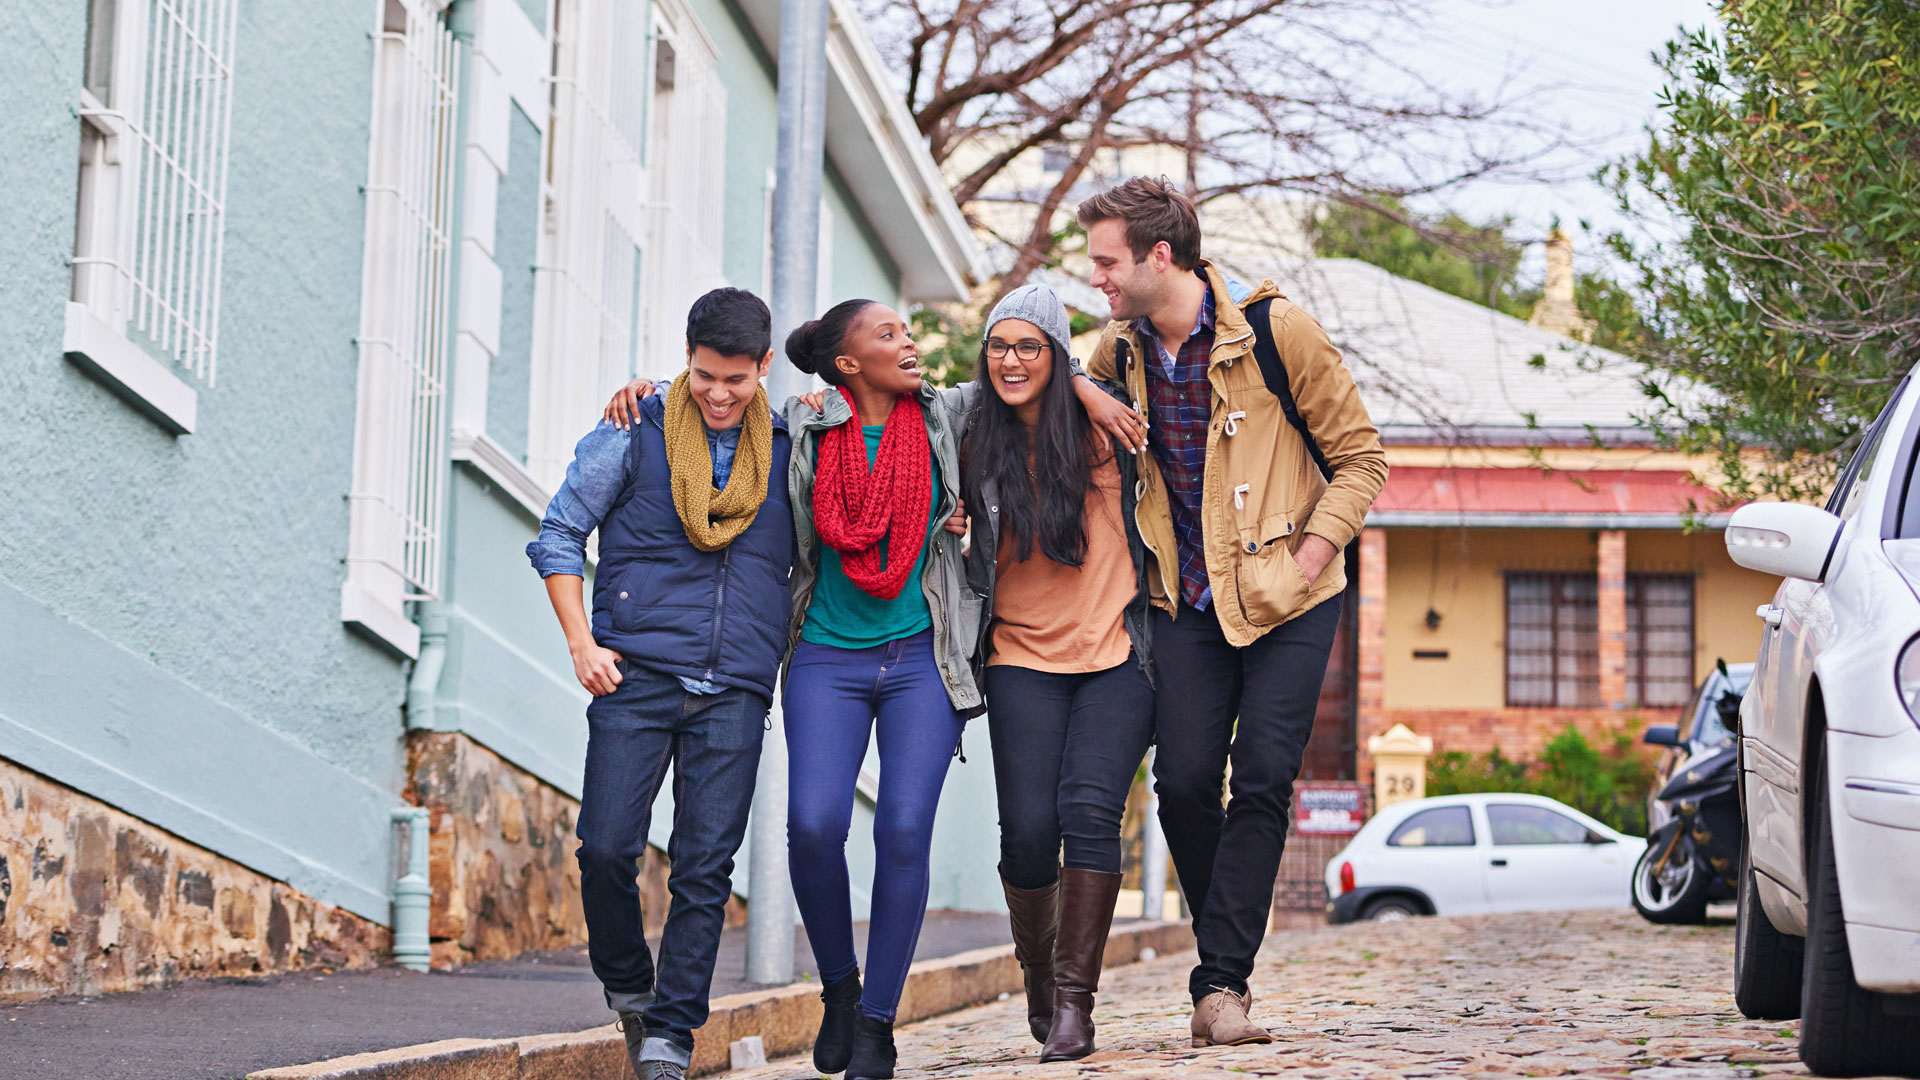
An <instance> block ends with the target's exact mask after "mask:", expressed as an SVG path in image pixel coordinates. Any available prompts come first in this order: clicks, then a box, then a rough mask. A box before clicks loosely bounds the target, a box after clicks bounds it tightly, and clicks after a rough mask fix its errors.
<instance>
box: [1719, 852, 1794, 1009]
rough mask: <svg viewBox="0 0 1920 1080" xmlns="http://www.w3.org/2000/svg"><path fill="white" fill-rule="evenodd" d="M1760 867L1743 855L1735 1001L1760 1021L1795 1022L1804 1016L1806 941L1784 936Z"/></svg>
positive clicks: (1735, 949)
mask: <svg viewBox="0 0 1920 1080" xmlns="http://www.w3.org/2000/svg"><path fill="white" fill-rule="evenodd" d="M1754 873H1755V871H1754V869H1753V863H1752V860H1751V859H1750V858H1749V857H1748V856H1747V853H1746V851H1745V849H1744V848H1743V849H1742V850H1741V852H1740V885H1739V890H1738V893H1737V895H1736V896H1735V900H1736V902H1737V903H1738V904H1739V905H1740V911H1739V914H1738V915H1737V916H1735V920H1734V927H1733V1003H1734V1005H1736V1006H1737V1007H1738V1008H1739V1009H1740V1012H1741V1015H1743V1016H1746V1017H1749V1018H1751V1019H1754V1020H1792V1019H1794V1018H1795V1017H1797V1016H1799V1015H1800V974H1801V968H1802V966H1803V964H1804V963H1805V960H1804V953H1805V945H1806V939H1805V938H1797V937H1794V936H1793V935H1791V934H1783V933H1781V932H1780V931H1778V930H1776V929H1774V928H1773V920H1771V919H1769V918H1767V911H1766V909H1765V908H1763V907H1761V906H1760V896H1759V894H1758V893H1756V892H1755V891H1754V885H1755V882H1754Z"/></svg>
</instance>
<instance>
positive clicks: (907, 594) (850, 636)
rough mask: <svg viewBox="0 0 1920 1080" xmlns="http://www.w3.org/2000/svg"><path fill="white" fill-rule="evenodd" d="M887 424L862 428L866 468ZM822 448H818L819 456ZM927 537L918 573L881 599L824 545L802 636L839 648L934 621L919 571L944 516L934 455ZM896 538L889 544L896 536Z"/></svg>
mask: <svg viewBox="0 0 1920 1080" xmlns="http://www.w3.org/2000/svg"><path fill="white" fill-rule="evenodd" d="M886 430H887V428H886V425H885V424H863V425H861V428H860V431H861V433H862V434H863V435H865V436H866V439H867V467H868V468H869V469H871V468H872V467H873V459H874V458H875V457H877V456H878V455H879V452H880V435H881V433H882V432H884V431H886ZM819 452H820V450H819V447H818V445H816V446H815V447H814V456H815V460H816V461H817V460H818V459H819ZM928 515H929V516H928V519H927V539H926V542H925V543H922V544H921V545H920V554H919V557H918V558H916V559H914V560H913V572H912V573H910V574H908V575H907V583H906V584H905V585H903V586H901V588H900V595H899V596H896V597H894V598H893V599H891V600H882V599H880V598H879V597H877V596H875V595H873V594H872V593H869V592H864V591H862V590H861V588H860V586H858V585H855V584H854V583H853V581H852V580H851V579H849V578H848V577H847V572H846V570H845V569H844V568H843V567H841V565H840V553H839V552H837V551H835V550H833V549H832V548H831V547H828V546H827V545H826V544H821V545H820V576H819V578H818V580H816V582H815V583H814V586H813V599H812V600H810V601H808V603H807V622H806V626H805V628H804V629H802V630H801V631H800V640H801V641H811V642H813V643H814V644H815V645H832V646H834V647H835V648H840V649H869V648H872V647H873V646H875V645H885V644H886V643H887V642H889V641H898V640H899V639H901V638H903V637H912V636H913V635H915V634H917V633H919V632H920V631H922V630H925V629H926V628H927V627H929V626H932V625H933V612H932V611H931V610H930V609H929V608H928V607H927V594H926V592H925V591H924V590H923V589H922V587H921V584H920V576H921V574H922V573H924V572H925V571H926V568H927V549H928V548H929V547H930V546H931V545H932V543H933V537H934V528H935V525H936V523H937V522H938V521H939V520H940V459H939V457H938V456H936V457H934V459H933V504H932V506H931V507H930V508H929V510H928ZM891 539H892V538H891V537H889V538H888V540H887V541H882V543H887V542H890V541H891Z"/></svg>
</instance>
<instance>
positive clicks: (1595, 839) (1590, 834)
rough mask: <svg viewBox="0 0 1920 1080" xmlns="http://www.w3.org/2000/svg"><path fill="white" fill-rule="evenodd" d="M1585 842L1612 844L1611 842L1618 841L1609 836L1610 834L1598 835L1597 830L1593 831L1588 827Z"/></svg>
mask: <svg viewBox="0 0 1920 1080" xmlns="http://www.w3.org/2000/svg"><path fill="white" fill-rule="evenodd" d="M1587 843H1589V844H1613V843H1618V841H1616V840H1615V839H1614V838H1613V837H1611V836H1601V835H1600V834H1599V833H1597V832H1594V831H1593V830H1592V829H1588V830H1587Z"/></svg>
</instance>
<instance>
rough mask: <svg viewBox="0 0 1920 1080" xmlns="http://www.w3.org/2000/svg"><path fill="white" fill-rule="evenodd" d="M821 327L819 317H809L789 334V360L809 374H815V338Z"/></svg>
mask: <svg viewBox="0 0 1920 1080" xmlns="http://www.w3.org/2000/svg"><path fill="white" fill-rule="evenodd" d="M819 329H820V320H819V319H808V320H807V321H806V322H803V323H801V324H800V325H799V326H796V327H794V329H793V333H791V334H788V335H787V361H788V362H789V363H791V364H792V365H793V366H794V367H797V368H799V369H800V370H801V371H804V372H806V373H807V374H808V375H812V374H814V362H813V339H814V336H815V333H816V332H817V331H818V330H819Z"/></svg>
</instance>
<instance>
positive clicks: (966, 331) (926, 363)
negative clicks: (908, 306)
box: [907, 304, 986, 387]
mask: <svg viewBox="0 0 1920 1080" xmlns="http://www.w3.org/2000/svg"><path fill="white" fill-rule="evenodd" d="M977 307H978V305H971V304H942V305H938V306H931V305H930V306H927V307H918V308H915V309H913V313H912V314H910V315H908V316H907V321H908V323H909V324H911V326H912V328H913V340H914V343H915V344H917V345H918V346H919V347H920V374H921V376H922V377H923V378H925V379H926V380H927V382H929V383H931V384H933V385H934V386H940V387H948V386H958V385H960V384H961V383H963V382H966V381H967V380H968V379H971V378H973V376H974V372H975V371H976V370H977V369H978V368H979V366H980V339H981V338H982V337H983V336H984V335H985V333H986V328H985V327H984V326H982V325H981V323H982V321H983V319H982V316H981V313H980V312H979V311H978V310H977Z"/></svg>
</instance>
